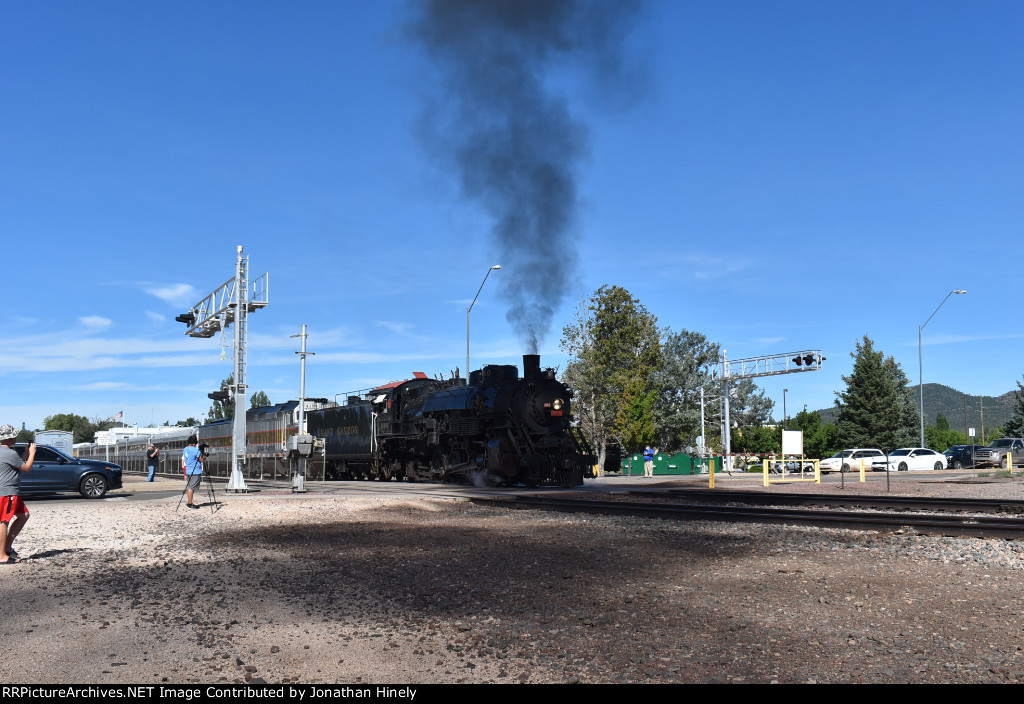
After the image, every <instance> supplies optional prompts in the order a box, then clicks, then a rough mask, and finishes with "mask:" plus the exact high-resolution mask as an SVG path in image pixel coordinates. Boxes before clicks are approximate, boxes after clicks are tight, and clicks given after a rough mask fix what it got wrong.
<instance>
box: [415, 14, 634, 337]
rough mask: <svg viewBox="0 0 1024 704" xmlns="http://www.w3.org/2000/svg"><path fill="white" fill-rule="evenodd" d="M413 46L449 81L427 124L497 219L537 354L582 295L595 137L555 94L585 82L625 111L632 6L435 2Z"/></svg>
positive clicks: (508, 279) (507, 270)
mask: <svg viewBox="0 0 1024 704" xmlns="http://www.w3.org/2000/svg"><path fill="white" fill-rule="evenodd" d="M410 8H411V11H412V12H413V15H414V17H413V18H412V20H411V21H410V23H409V25H408V31H409V34H410V35H411V36H412V37H413V38H414V39H415V41H417V42H418V43H419V45H420V46H422V48H423V50H424V51H425V53H426V55H427V56H428V57H429V58H430V60H431V62H432V65H433V67H434V68H436V69H437V71H438V74H439V75H440V76H441V79H440V80H441V87H442V89H441V90H440V91H439V92H437V91H435V92H434V93H433V94H432V96H431V98H430V100H429V107H428V108H427V110H425V112H424V115H423V117H422V122H421V125H420V127H421V133H422V135H423V136H424V137H425V138H426V139H427V143H428V144H429V145H430V147H431V148H432V150H433V153H434V154H435V155H437V156H438V157H440V158H442V159H443V160H446V162H447V163H446V165H447V164H448V163H450V164H451V165H453V166H454V168H455V171H456V172H457V174H458V177H459V180H460V185H461V189H462V193H463V195H465V196H466V197H467V198H469V199H471V200H473V201H474V202H476V203H478V204H479V205H480V206H481V207H482V208H483V210H484V211H485V212H486V213H487V214H488V215H489V216H490V217H491V218H492V219H493V222H494V224H493V228H492V236H493V240H494V242H495V244H496V246H497V253H496V254H497V256H496V260H497V262H498V263H499V264H501V265H502V275H501V285H502V290H503V294H504V296H505V297H506V298H507V299H508V301H509V304H510V306H509V310H508V313H507V314H506V317H507V319H508V321H509V322H510V323H511V324H512V326H513V328H514V329H515V330H516V333H517V334H518V335H519V337H520V338H521V339H522V340H523V342H524V343H525V345H526V348H527V351H528V352H530V353H536V352H538V351H539V347H540V344H541V342H542V341H543V339H544V336H545V335H546V334H547V332H548V331H549V329H550V327H551V319H552V316H553V314H554V312H555V310H556V309H557V308H558V306H559V304H560V303H561V302H562V301H563V299H564V298H565V296H566V294H567V293H568V292H569V290H570V287H571V286H572V285H573V284H574V283H575V280H576V270H577V264H578V259H579V255H578V252H577V235H578V232H577V231H576V219H577V211H578V208H579V195H578V193H577V185H576V179H577V176H578V172H579V169H580V166H581V163H582V162H583V160H584V159H585V158H586V157H587V155H588V154H589V150H590V148H589V135H588V131H587V128H586V127H585V126H584V125H583V123H582V122H580V120H579V119H577V118H574V117H573V115H572V114H571V112H570V109H569V104H568V100H567V98H566V97H565V94H564V92H563V91H562V90H560V89H559V88H558V87H557V86H558V85H559V84H560V83H564V82H565V81H567V80H571V79H575V78H580V77H582V78H584V79H585V81H586V83H587V84H588V85H589V86H590V87H591V88H597V89H598V91H599V93H600V94H601V96H603V97H604V98H606V99H610V101H611V103H612V104H613V105H614V106H615V107H621V105H622V104H623V103H624V102H628V96H629V93H631V92H632V91H633V90H634V89H635V86H636V82H635V81H631V80H627V72H626V71H624V68H623V67H624V62H623V61H622V56H623V45H624V41H625V39H626V37H627V35H628V33H629V31H630V30H631V28H632V26H633V24H634V19H635V18H636V16H637V14H638V10H639V3H638V2H632V1H630V0H583V1H576V0H429V1H426V2H415V3H413V4H411V5H410Z"/></svg>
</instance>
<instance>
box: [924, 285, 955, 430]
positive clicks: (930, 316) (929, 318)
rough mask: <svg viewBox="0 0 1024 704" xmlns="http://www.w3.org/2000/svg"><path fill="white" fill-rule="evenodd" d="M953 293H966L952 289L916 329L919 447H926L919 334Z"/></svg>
mask: <svg viewBox="0 0 1024 704" xmlns="http://www.w3.org/2000/svg"><path fill="white" fill-rule="evenodd" d="M954 293H958V294H962V293H967V291H965V290H963V289H962V288H958V289H954V290H952V291H950V292H949V293H947V294H946V297H945V298H943V299H942V303H940V304H939V307H938V308H936V309H935V310H934V311H932V314H931V315H929V316H928V320H926V321H924V325H921V326H919V327H918V328H917V386H918V390H919V391H920V393H921V396H920V405H921V447H926V445H925V444H924V357H923V354H922V351H921V332H922V331H923V330H924V326H925V325H927V324H928V323H929V322H931V319H932V318H934V317H935V314H936V313H938V312H939V308H941V307H942V305H943V303H945V302H946V301H947V300H949V297H950V296H952V295H953V294H954Z"/></svg>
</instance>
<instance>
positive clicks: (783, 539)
mask: <svg viewBox="0 0 1024 704" xmlns="http://www.w3.org/2000/svg"><path fill="white" fill-rule="evenodd" d="M657 483H658V482H653V483H652V486H653V485H655V484H657ZM177 485H178V486H180V483H178V484H177ZM129 486H130V485H129ZM881 486H882V487H883V489H884V483H882V485H881ZM743 488H753V487H752V486H746V485H745V486H744V487H743ZM775 490H778V489H777V488H776V489H775ZM784 490H785V491H798V490H806V491H831V490H836V491H838V489H830V488H829V486H828V485H821V486H809V485H790V486H787V487H785V488H784ZM855 490H856V491H864V490H867V491H872V490H878V484H877V483H876V484H875V485H874V488H872V485H869V486H868V488H866V489H862V488H860V487H851V486H849V485H848V486H847V488H846V489H845V490H844V491H847V492H851V491H855ZM899 492H900V493H907V494H921V493H928V494H938V495H953V496H978V497H982V496H996V495H998V496H1003V497H1007V498H1024V486H1022V485H1021V484H1020V483H1018V482H1016V481H1003V482H995V483H982V484H971V485H962V484H925V483H915V484H909V485H901V487H900V488H899ZM949 492H952V493H949ZM894 493H895V492H894ZM218 498H222V499H223V502H222V504H221V506H220V507H219V509H218V510H217V511H216V512H213V511H212V510H211V507H210V506H205V507H204V509H203V510H199V511H187V510H186V509H184V508H182V509H181V510H179V511H175V506H176V505H177V498H176V497H175V498H174V499H167V500H159V501H149V502H136V501H131V502H129V501H127V500H108V501H103V502H95V503H88V504H83V503H77V504H71V503H63V502H54V503H48V504H39V503H33V502H32V501H31V500H30V501H29V508H30V510H31V512H32V519H31V520H30V521H29V524H28V527H27V528H26V530H25V533H24V534H23V537H22V539H21V540H20V541H19V543H18V545H17V547H18V549H19V551H20V552H21V554H22V556H23V557H27V558H29V559H27V560H26V561H25V562H24V563H22V564H21V565H17V566H10V567H5V568H0V569H2V571H0V593H2V594H3V595H4V605H3V607H2V608H3V614H4V618H3V625H0V633H2V634H3V639H4V642H5V646H6V647H5V653H4V655H3V656H2V657H0V681H3V682H4V683H57V682H75V683H117V682H132V683H162V682H169V683H175V684H185V683H196V682H201V683H217V682H244V681H249V682H268V683H282V682H283V683H288V682H301V683H315V682H344V683H381V682H409V683H437V682H443V683H456V682H499V683H501V682H506V683H507V682H530V683H540V682H584V683H591V682H612V683H614V682H652V683H671V682H783V683H787V682H821V683H837V682H843V683H845V682H1014V681H1018V680H1020V679H1022V678H1024V654H1022V651H1021V644H1022V623H1021V613H1022V612H1024V589H1022V586H1021V575H1022V573H1021V572H1020V570H1021V569H1022V568H1024V542H1020V543H1018V542H1013V541H1001V540H971V539H959V538H931V537H922V536H915V535H897V534H884V535H883V534H871V533H859V532H853V531H842V530H823V529H817V528H799V527H786V526H752V525H749V524H743V525H729V524H715V523H706V522H695V523H676V522H669V521H662V520H650V521H644V520H641V519H634V518H619V517H607V516H601V517H594V516H586V517H583V516H575V515H567V514H558V513H548V512H542V511H513V510H506V509H499V508H490V507H478V506H474V505H472V504H470V503H468V502H465V501H454V500H452V501H449V500H441V499H420V498H400V497H397V498H396V497H387V498H383V497H382V498H362V497H360V498H352V497H347V496H335V495H317V494H315V493H310V494H305V495H300V496H292V495H289V494H286V493H284V492H280V493H278V494H277V495H274V494H273V493H272V492H263V493H261V494H259V495H247V496H227V497H221V496H220V494H218Z"/></svg>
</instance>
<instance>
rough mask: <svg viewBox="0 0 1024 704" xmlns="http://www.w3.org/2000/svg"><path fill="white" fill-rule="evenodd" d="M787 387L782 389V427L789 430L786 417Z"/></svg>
mask: <svg viewBox="0 0 1024 704" xmlns="http://www.w3.org/2000/svg"><path fill="white" fill-rule="evenodd" d="M788 391H789V389H783V390H782V429H783V430H789V423H788V422H787V421H788V417H787V416H786V393H787V392H788Z"/></svg>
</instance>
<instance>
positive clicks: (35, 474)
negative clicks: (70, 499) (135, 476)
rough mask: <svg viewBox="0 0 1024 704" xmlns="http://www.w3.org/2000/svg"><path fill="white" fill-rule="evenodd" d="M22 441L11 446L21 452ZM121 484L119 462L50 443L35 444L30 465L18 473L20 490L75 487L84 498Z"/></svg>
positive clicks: (51, 490)
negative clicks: (81, 456)
mask: <svg viewBox="0 0 1024 704" xmlns="http://www.w3.org/2000/svg"><path fill="white" fill-rule="evenodd" d="M26 447H27V446H26V445H25V444H24V443H17V444H15V446H14V449H15V450H17V452H18V454H20V455H21V456H22V457H24V456H25V448H26ZM120 488H121V465H118V464H115V463H113V462H103V461H100V460H80V459H77V458H75V457H72V456H71V455H66V454H64V453H63V452H61V451H60V450H58V449H57V448H55V447H51V446H50V445H36V458H35V461H34V462H33V463H32V469H31V470H30V471H28V472H26V473H24V474H22V475H21V492H22V493H23V494H42V493H50V492H59V491H77V492H79V493H80V494H81V495H82V496H84V497H86V498H87V499H99V498H102V497H103V496H104V495H106V493H107V492H108V491H109V490H111V489H120Z"/></svg>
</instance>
